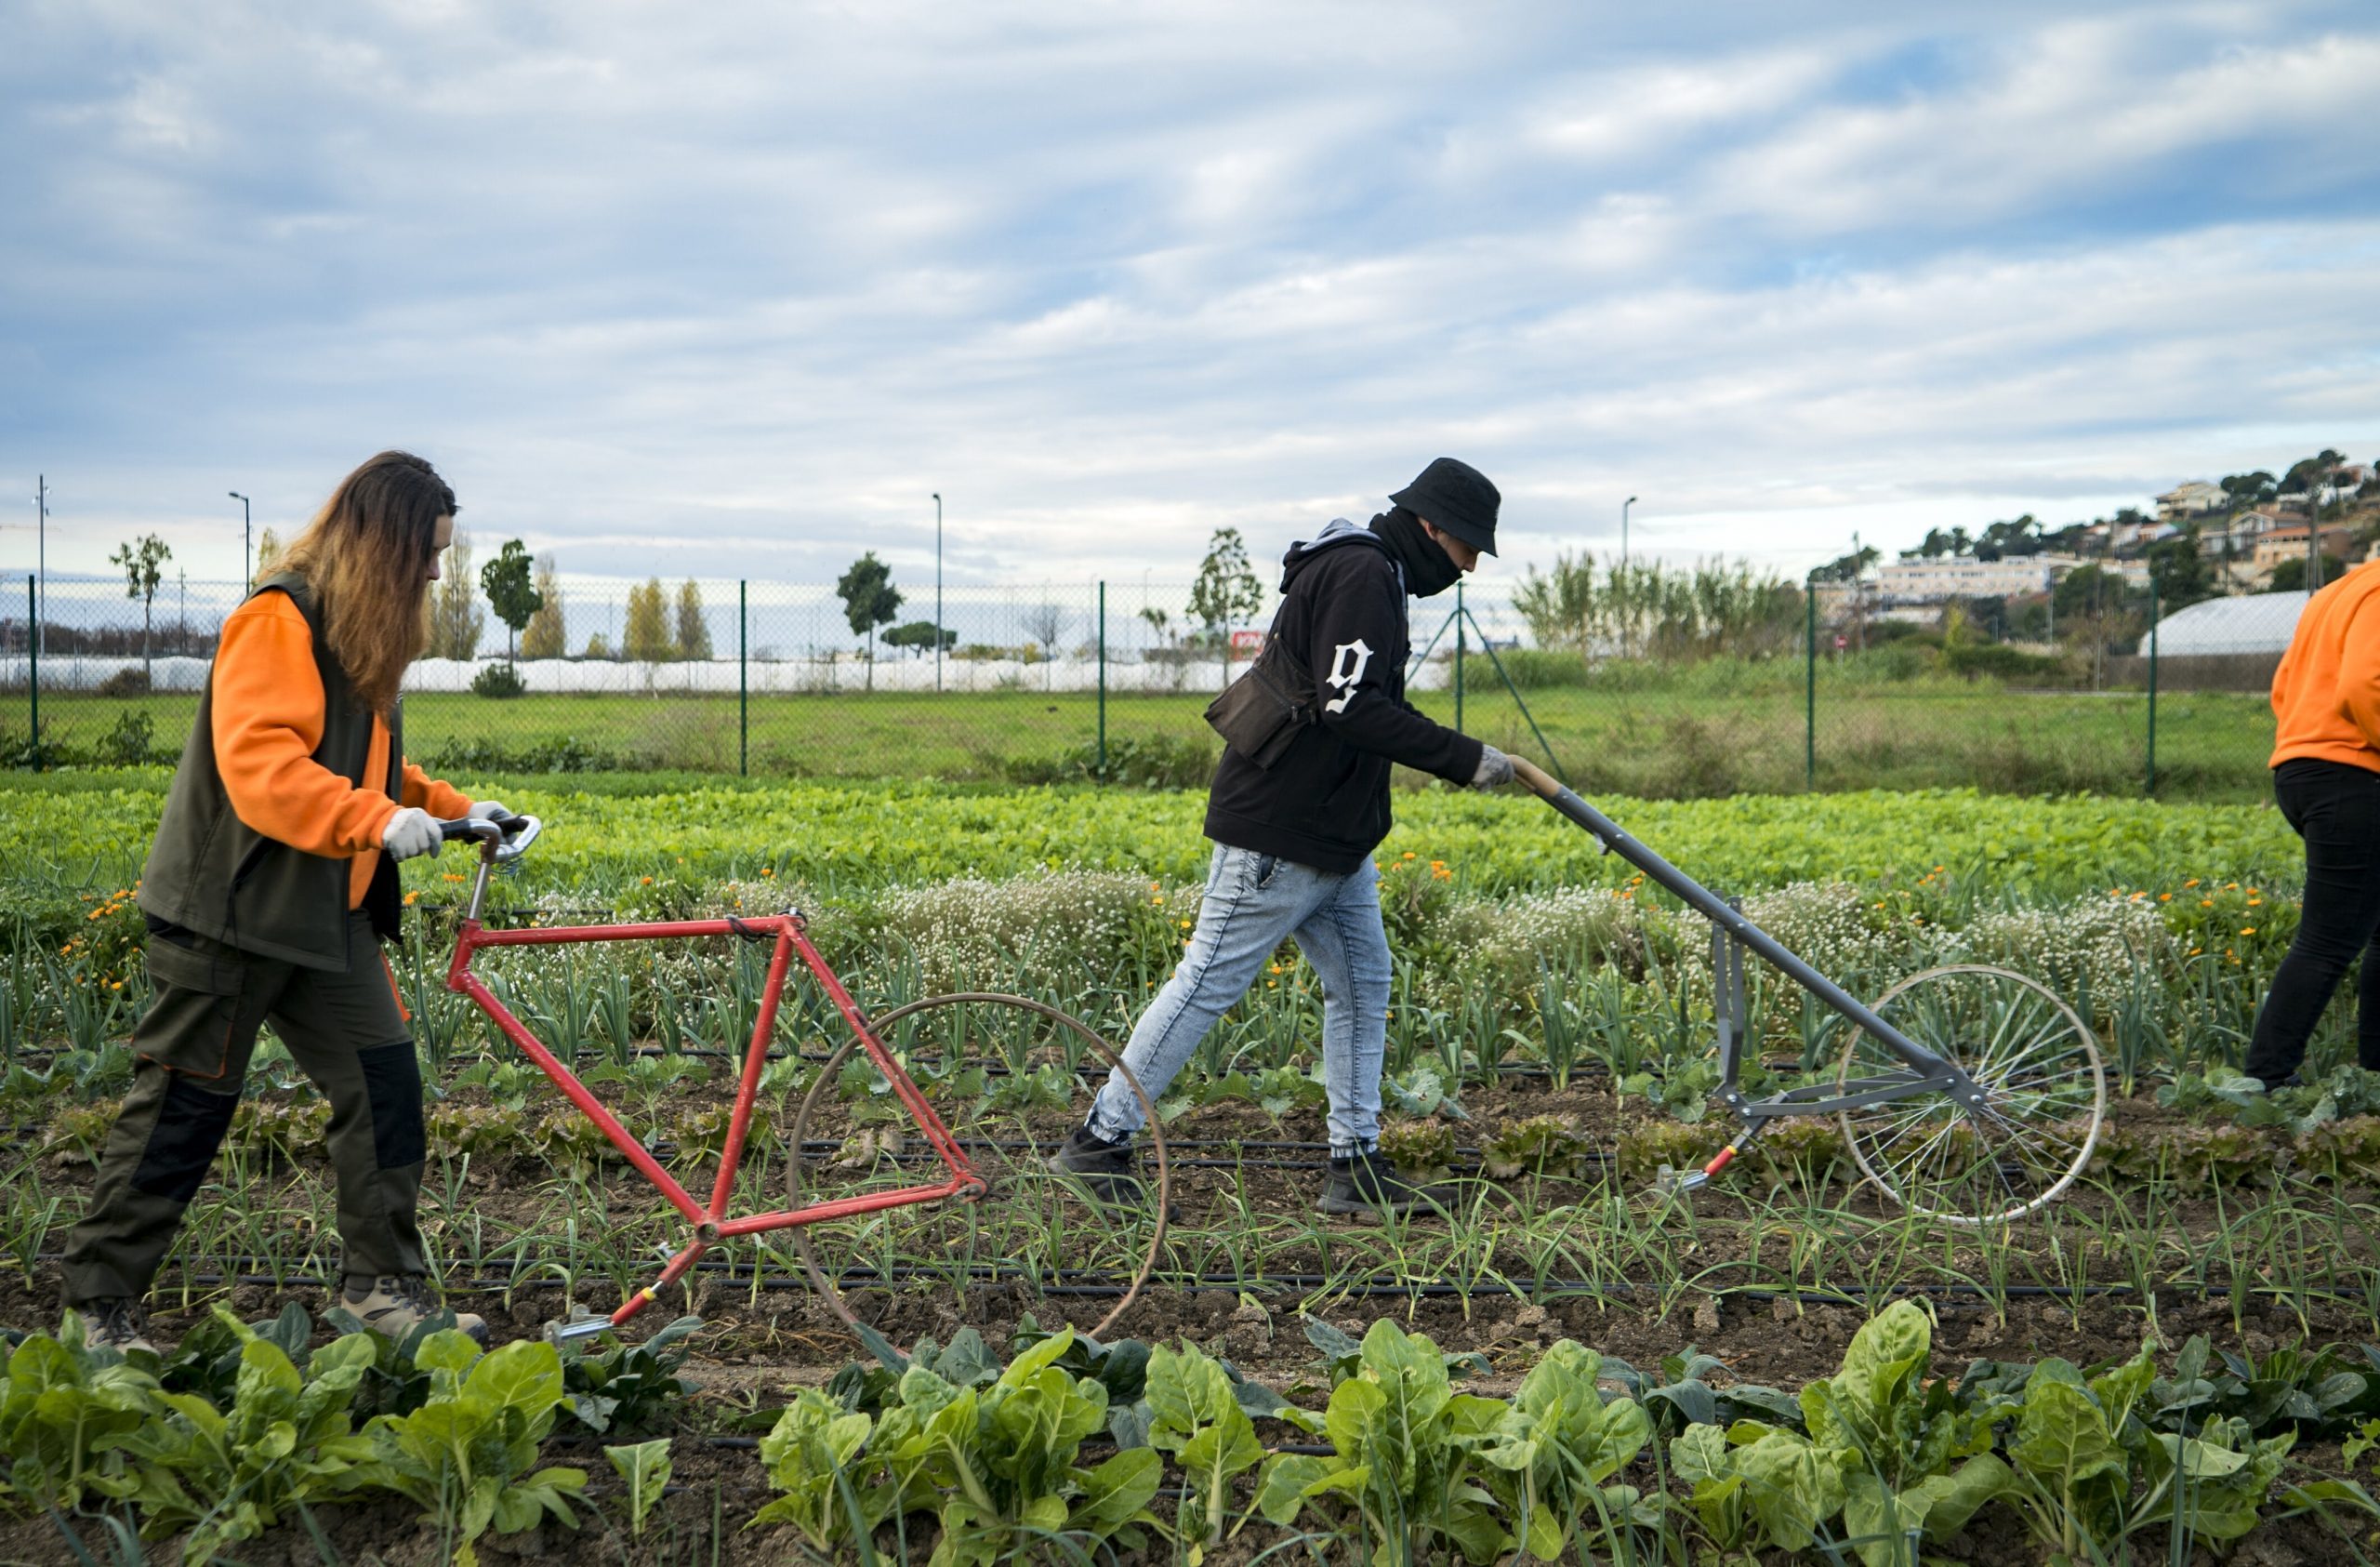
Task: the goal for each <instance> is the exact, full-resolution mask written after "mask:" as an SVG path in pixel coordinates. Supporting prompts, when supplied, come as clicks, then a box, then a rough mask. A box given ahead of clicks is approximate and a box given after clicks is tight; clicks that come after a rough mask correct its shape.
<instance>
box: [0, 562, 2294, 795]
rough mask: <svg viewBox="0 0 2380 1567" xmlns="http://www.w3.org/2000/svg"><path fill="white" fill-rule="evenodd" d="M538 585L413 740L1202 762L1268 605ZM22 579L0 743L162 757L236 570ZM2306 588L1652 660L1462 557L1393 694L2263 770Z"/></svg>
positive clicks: (85, 754)
mask: <svg viewBox="0 0 2380 1567" xmlns="http://www.w3.org/2000/svg"><path fill="white" fill-rule="evenodd" d="M546 586H547V588H548V589H549V593H548V597H549V606H548V609H547V610H546V611H542V612H541V615H540V618H534V619H533V620H532V621H531V622H530V623H529V624H528V625H527V626H525V627H523V628H522V629H521V630H520V631H518V632H517V633H514V632H510V631H509V629H508V628H507V627H505V626H504V625H503V624H501V623H500V622H498V621H497V620H496V618H495V616H494V614H493V613H492V612H491V611H489V609H488V607H487V606H486V604H484V603H483V602H480V601H477V600H476V599H471V600H458V601H457V602H456V603H455V604H448V605H443V606H439V605H434V606H433V627H432V644H431V648H430V656H428V657H423V658H422V659H421V660H419V661H418V662H417V664H416V665H415V666H414V668H413V669H412V671H410V672H409V674H408V677H407V680H406V683H405V693H406V695H405V725H406V742H407V750H408V751H409V752H410V753H411V754H412V755H413V756H415V757H416V758H417V759H418V760H421V761H423V762H424V763H426V764H430V765H431V766H433V767H436V768H442V769H444V770H447V771H450V772H454V773H456V774H457V775H470V776H476V775H481V774H485V773H490V772H543V771H596V770H611V769H664V768H670V769H676V768H682V769H692V770H699V771H713V772H730V773H734V772H745V773H749V774H753V775H760V776H774V777H853V778H866V777H893V776H917V777H941V778H953V779H995V780H1009V781H1017V782H1039V781H1054V780H1063V779H1069V778H1091V779H1101V780H1108V781H1116V782H1125V783H1155V784H1180V785H1185V786H1186V785H1197V784H1199V783H1203V782H1204V781H1205V778H1206V777H1207V773H1208V769H1209V768H1210V765H1211V763H1212V759H1213V755H1214V751H1215V748H1216V742H1215V740H1214V738H1213V737H1212V735H1211V733H1210V731H1209V730H1208V729H1207V727H1206V725H1205V724H1203V723H1202V722H1201V720H1200V714H1201V712H1202V710H1203V709H1204V707H1205V705H1206V703H1207V701H1208V700H1209V699H1210V697H1211V696H1212V695H1213V693H1214V692H1215V691H1217V690H1219V689H1220V688H1221V687H1222V685H1223V683H1224V682H1225V681H1226V680H1227V679H1228V678H1231V677H1232V676H1234V675H1236V673H1237V672H1239V671H1241V670H1244V669H1245V667H1246V665H1247V663H1248V661H1249V660H1250V658H1251V657H1253V654H1254V652H1255V649H1256V647H1257V646H1258V645H1260V644H1261V634H1262V633H1261V629H1262V628H1263V626H1264V625H1265V624H1266V623H1267V622H1268V621H1269V620H1270V618H1271V614H1272V603H1271V602H1270V595H1269V594H1268V595H1267V596H1266V598H1267V602H1266V603H1265V604H1263V606H1262V607H1261V608H1260V609H1258V610H1257V611H1256V612H1255V613H1254V614H1253V615H1251V616H1250V618H1249V620H1248V622H1247V623H1246V624H1242V625H1236V626H1231V627H1208V626H1204V625H1200V624H1197V623H1196V622H1195V621H1194V620H1193V619H1192V618H1191V617H1190V616H1189V613H1188V611H1187V609H1186V608H1185V606H1186V605H1187V604H1188V603H1189V601H1190V596H1191V595H1190V590H1189V588H1188V586H1187V585H1186V584H1183V583H1178V582H1175V583H1161V582H1156V581H1153V580H1150V579H1146V578H1142V579H1124V580H1112V581H1107V582H1076V583H1042V584H1025V583H1015V584H1001V585H995V586H983V585H967V586H959V585H950V586H947V587H945V588H944V589H942V590H941V591H940V592H939V594H937V593H936V591H935V590H933V589H932V587H930V586H929V587H924V588H917V587H912V586H910V585H908V584H904V585H903V592H904V594H905V597H904V598H903V599H902V601H901V603H900V604H898V605H897V606H896V607H893V609H892V610H891V612H890V618H888V619H882V620H880V622H879V624H878V625H876V626H875V627H874V628H873V631H872V634H870V633H866V632H857V631H853V628H852V624H851V616H850V613H849V611H848V610H847V608H846V601H845V598H844V597H843V596H842V595H840V594H839V592H838V591H837V590H836V589H835V588H834V587H831V586H827V585H808V584H792V583H774V582H734V581H726V582H720V581H694V582H681V583H679V584H677V585H676V586H674V587H670V586H656V585H655V584H653V583H645V584H636V583H630V582H625V581H617V580H610V579H599V578H562V579H559V580H549V581H548V582H547V584H546ZM34 597H35V591H34V588H33V584H32V583H30V582H29V580H28V579H27V578H22V577H20V578H16V579H15V585H14V586H13V587H12V588H11V589H10V590H9V591H8V600H0V693H4V694H5V695H0V760H6V761H7V762H9V763H11V764H17V765H25V764H38V765H74V764H128V763H138V762H144V761H145V762H161V761H170V760H172V759H173V758H174V757H175V756H176V755H177V754H179V750H180V747H181V745H182V743H183V740H184V738H185V737H187V735H188V733H189V730H190V726H191V724H192V718H193V715H194V712H195V710H196V703H197V694H198V692H199V691H200V689H201V688H202V687H203V685H204V684H205V674H206V669H207V660H208V659H209V657H211V656H212V652H213V647H214V640H215V635H216V631H217V628H218V626H219V625H220V623H221V621H222V618H223V617H224V616H225V615H227V614H228V613H230V611H231V608H233V607H234V606H235V605H236V604H237V603H238V602H239V598H240V588H239V585H238V584H236V583H215V582H205V583H202V582H187V583H185V582H180V581H169V582H166V583H165V584H163V585H162V586H161V588H160V590H159V591H158V593H157V595H156V597H155V598H154V599H153V600H152V601H151V602H150V603H148V604H145V605H144V604H142V603H141V602H140V601H139V600H127V599H126V596H125V591H124V587H123V584H122V582H121V581H120V580H119V581H115V582H105V581H93V580H88V579H86V580H63V579H59V578H52V579H51V581H50V582H49V584H48V588H47V593H46V603H45V604H43V606H42V608H41V612H40V613H39V614H38V615H36V614H35V613H34V612H33V610H34V605H33V598H34ZM9 601H13V602H9ZM2304 602H2305V596H2304V595H2303V594H2302V593H2268V594H2257V595H2253V596H2249V597H2241V598H2228V599H2216V600H2211V601H2208V602H2206V603H2203V604H2195V605H2192V606H2191V607H2189V608H2188V609H2186V610H2184V611H2181V612H2179V613H2178V614H2175V615H2173V616H2170V617H2163V616H2157V615H2153V614H2152V615H2150V616H2149V617H2145V618H2140V620H2139V623H2138V624H2137V625H2134V626H2128V627H2120V628H2113V631H2114V632H2115V633H2116V634H2111V635H2109V636H2104V637H2094V638H2091V639H2088V640H2085V641H2077V640H2075V638H2074V637H2073V636H2072V634H2071V632H2070V631H2069V635H2068V636H2067V637H2066V639H2065V640H2063V641H2061V642H2060V643H2058V644H2041V645H2036V646H2032V647H2027V646H2024V645H2021V644H2008V643H1999V642H1990V641H1983V640H1980V639H1978V638H1975V637H1972V636H1969V637H1965V638H1964V639H1963V638H1962V636H1961V635H1960V633H1959V632H1958V631H1955V630H1952V631H1949V632H1948V633H1947V634H1946V633H1945V632H1944V631H1941V630H1939V629H1932V630H1929V629H1926V628H1923V627H1914V626H1907V625H1902V626H1898V627H1896V626H1895V625H1894V624H1892V623H1888V622H1884V621H1882V620H1875V619H1867V620H1862V619H1859V618H1856V617H1855V618H1846V617H1845V615H1844V614H1843V613H1841V612H1840V611H1839V610H1838V611H1837V612H1836V613H1834V614H1832V615H1828V614H1826V613H1824V612H1823V611H1822V610H1821V609H1820V608H1819V607H1818V605H1815V604H1812V605H1805V609H1804V611H1803V624H1802V625H1800V626H1799V627H1798V628H1794V627H1791V626H1790V625H1789V627H1788V628H1787V631H1786V632H1785V634H1782V635H1781V636H1779V637H1778V638H1775V639H1772V641H1773V642H1774V644H1775V645H1773V646H1771V647H1769V648H1766V649H1765V650H1763V651H1762V652H1760V653H1759V654H1757V655H1756V656H1746V655H1744V654H1741V653H1734V654H1726V653H1720V654H1704V655H1701V656H1695V657H1682V656H1676V655H1675V654H1674V653H1673V652H1664V653H1663V654H1662V655H1660V656H1652V657H1648V656H1646V655H1645V654H1643V653H1642V652H1641V651H1638V650H1634V649H1621V648H1619V647H1610V646H1598V645H1589V646H1584V647H1569V648H1563V649H1550V648H1543V647H1539V646H1535V645H1532V640H1533V639H1532V638H1531V637H1530V635H1529V634H1528V630H1527V625H1528V623H1527V618H1526V617H1525V616H1524V615H1523V614H1522V613H1521V611H1520V610H1519V609H1518V608H1516V607H1515V604H1514V601H1513V597H1512V594H1511V592H1510V591H1509V589H1501V590H1500V587H1499V586H1498V585H1494V584H1489V585H1484V586H1483V585H1478V584H1466V585H1465V587H1464V589H1463V590H1462V591H1461V595H1460V599H1459V600H1458V595H1456V594H1453V593H1449V594H1446V595H1442V596H1441V597H1439V598H1436V599H1431V600H1425V601H1418V602H1416V603H1415V604H1414V605H1413V609H1412V631H1413V644H1414V652H1415V656H1416V668H1415V670H1414V671H1413V674H1412V677H1411V679H1412V685H1413V699H1414V701H1415V703H1416V705H1418V706H1420V707H1421V709H1422V710H1425V711H1427V712H1429V713H1431V714H1432V715H1433V716H1435V717H1436V718H1438V719H1440V720H1441V721H1442V722H1447V723H1451V724H1456V725H1457V726H1458V727H1460V728H1462V729H1464V730H1465V731H1467V732H1469V733H1473V734H1476V735H1479V736H1481V737H1484V738H1486V739H1488V740H1489V741H1490V742H1492V743H1494V744H1497V745H1499V746H1501V747H1503V748H1505V749H1507V750H1514V751H1516V752H1519V753H1521V754H1526V755H1530V756H1533V757H1535V758H1537V759H1539V760H1540V761H1541V762H1548V763H1550V764H1552V765H1554V767H1555V768H1556V769H1557V770H1558V771H1560V772H1561V773H1562V774H1563V775H1564V776H1566V777H1568V778H1569V779H1570V780H1571V781H1572V782H1573V783H1575V784H1577V785H1578V786H1579V787H1580V788H1582V789H1588V790H1596V791H1602V792H1624V793H1631V794H1639V795H1647V796H1679V795H1711V794H1725V793H1732V792H1739V791H1760V792H1794V791H1801V790H1845V789H1864V788H1916V787H1935V786H1959V785H1969V786H1977V787H1981V788H1984V789H1988V790H2014V791H2028V792H2038V791H2062V790H2077V789H2087V790H2101V791H2108V792H2121V793H2142V792H2153V793H2155V794H2157V795H2159V796H2162V797H2171V798H2197V799H2225V798H2229V799H2241V798H2254V797H2258V796H2260V795H2262V794H2263V793H2264V792H2265V791H2266V790H2267V788H2268V783H2267V773H2266V768H2267V764H2268V756H2269V752H2270V750H2271V746H2272V716H2271V710H2270V706H2269V701H2268V691H2269V686H2270V682H2271V678H2272V672H2273V669H2274V667H2275V666H2276V665H2277V664H2278V662H2279V660H2280V657H2281V651H2282V650H2283V649H2284V648H2285V647H2286V646H2287V644H2288V641H2289V637H2290V633H2291V631H2292V630H2293V629H2294V625H2295V622H2296V618H2297V615H2298V612H2299V610H2300V609H2301V608H2302V606H2303V604H2304ZM1458 607H1459V608H1460V611H1461V613H1460V614H1459V615H1458V613H1457V611H1458ZM472 614H476V617H477V618H476V621H475V622H474V621H473V620H472V619H471V618H470V616H471V615H472ZM442 616H443V617H444V618H443V620H442V619H441V617H442ZM36 625H37V626H38V627H39V628H40V634H39V635H38V636H35V635H34V634H33V628H34V627H35V626H36ZM937 628H940V631H939V634H937V630H936V629H937ZM508 647H509V650H510V652H511V653H512V654H513V655H514V657H511V658H509V659H508V656H507V655H508ZM507 670H510V671H513V672H514V673H516V674H517V676H518V683H519V687H520V689H519V692H518V694H509V693H511V691H512V679H511V677H510V676H509V675H507V674H506V672H505V671H507Z"/></svg>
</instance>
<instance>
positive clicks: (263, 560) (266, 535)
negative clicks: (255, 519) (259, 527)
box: [257, 528, 281, 580]
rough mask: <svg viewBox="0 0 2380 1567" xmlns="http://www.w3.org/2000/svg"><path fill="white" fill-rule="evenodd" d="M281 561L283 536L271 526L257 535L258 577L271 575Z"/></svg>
mask: <svg viewBox="0 0 2380 1567" xmlns="http://www.w3.org/2000/svg"><path fill="white" fill-rule="evenodd" d="M280 562H281V536H280V535H279V534H277V533H275V532H273V531H272V530H271V528H267V529H265V530H264V531H263V532H262V533H260V534H258V535H257V577H258V579H259V580H261V579H262V578H265V577H267V576H269V575H270V574H271V571H272V568H273V567H274V566H275V565H277V564H280Z"/></svg>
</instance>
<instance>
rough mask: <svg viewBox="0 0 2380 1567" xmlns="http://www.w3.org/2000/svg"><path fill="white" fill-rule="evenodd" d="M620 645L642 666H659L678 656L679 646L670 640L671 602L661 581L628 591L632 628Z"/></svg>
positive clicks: (653, 580)
mask: <svg viewBox="0 0 2380 1567" xmlns="http://www.w3.org/2000/svg"><path fill="white" fill-rule="evenodd" d="M620 644H621V650H622V651H623V652H625V653H626V654H627V655H628V657H630V658H633V659H635V660H636V661H637V662H638V663H640V664H657V663H660V662H662V661H663V660H665V659H667V658H669V657H674V656H675V655H676V653H677V651H678V646H677V644H676V643H674V642H672V641H671V640H670V638H669V605H668V599H667V598H666V597H664V595H663V593H662V591H661V578H658V577H655V578H650V579H649V580H647V581H645V582H643V583H641V584H640V585H639V586H637V587H633V588H630V589H629V590H628V625H627V627H626V628H625V629H623V630H622V631H621V633H620Z"/></svg>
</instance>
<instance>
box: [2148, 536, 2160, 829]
mask: <svg viewBox="0 0 2380 1567" xmlns="http://www.w3.org/2000/svg"><path fill="white" fill-rule="evenodd" d="M2157 609H2158V603H2157V574H2156V572H2155V571H2154V570H2153V569H2152V570H2151V571H2150V572H2149V790H2148V792H2149V794H2150V795H2151V796H2154V795H2155V794H2156V792H2157Z"/></svg>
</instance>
